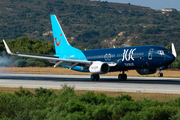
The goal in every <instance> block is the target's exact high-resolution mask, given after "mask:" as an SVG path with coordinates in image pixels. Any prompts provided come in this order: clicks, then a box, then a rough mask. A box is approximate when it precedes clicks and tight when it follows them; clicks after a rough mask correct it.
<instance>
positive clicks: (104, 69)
mask: <svg viewBox="0 0 180 120" xmlns="http://www.w3.org/2000/svg"><path fill="white" fill-rule="evenodd" d="M109 69H110V68H109V65H108V64H107V63H103V62H93V64H92V65H91V66H90V67H89V71H90V72H91V73H92V74H105V73H108V72H109Z"/></svg>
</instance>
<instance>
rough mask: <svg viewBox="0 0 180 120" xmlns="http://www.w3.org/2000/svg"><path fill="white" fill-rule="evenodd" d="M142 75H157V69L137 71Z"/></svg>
mask: <svg viewBox="0 0 180 120" xmlns="http://www.w3.org/2000/svg"><path fill="white" fill-rule="evenodd" d="M136 71H137V72H138V73H139V74H140V75H149V74H154V73H156V71H157V69H137V70H136Z"/></svg>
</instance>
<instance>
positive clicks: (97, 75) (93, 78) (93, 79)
mask: <svg viewBox="0 0 180 120" xmlns="http://www.w3.org/2000/svg"><path fill="white" fill-rule="evenodd" d="M91 80H92V81H98V80H99V74H96V75H91Z"/></svg>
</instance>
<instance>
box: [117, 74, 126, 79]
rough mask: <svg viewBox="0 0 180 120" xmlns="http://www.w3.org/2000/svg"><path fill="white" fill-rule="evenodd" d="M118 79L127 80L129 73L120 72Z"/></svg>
mask: <svg viewBox="0 0 180 120" xmlns="http://www.w3.org/2000/svg"><path fill="white" fill-rule="evenodd" d="M118 79H119V80H122V81H124V80H127V75H126V74H119V75H118Z"/></svg>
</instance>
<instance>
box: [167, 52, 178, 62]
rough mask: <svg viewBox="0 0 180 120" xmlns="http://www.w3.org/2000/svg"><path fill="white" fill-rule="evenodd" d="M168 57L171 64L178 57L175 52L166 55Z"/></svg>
mask: <svg viewBox="0 0 180 120" xmlns="http://www.w3.org/2000/svg"><path fill="white" fill-rule="evenodd" d="M166 59H167V61H168V63H169V64H171V63H172V62H173V61H174V60H175V59H176V58H175V56H174V55H173V54H169V55H167V56H166Z"/></svg>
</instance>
